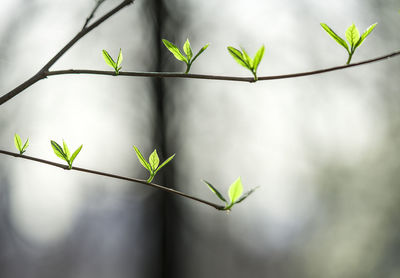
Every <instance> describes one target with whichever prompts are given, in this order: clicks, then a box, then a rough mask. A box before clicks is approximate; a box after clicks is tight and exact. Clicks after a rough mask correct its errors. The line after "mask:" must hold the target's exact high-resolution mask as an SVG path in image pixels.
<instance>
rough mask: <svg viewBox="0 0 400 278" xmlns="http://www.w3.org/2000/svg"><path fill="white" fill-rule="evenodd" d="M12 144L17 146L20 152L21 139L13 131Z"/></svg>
mask: <svg viewBox="0 0 400 278" xmlns="http://www.w3.org/2000/svg"><path fill="white" fill-rule="evenodd" d="M14 145H15V147H16V148H17V150H18V151H19V153H20V154H22V153H21V152H22V141H21V137H20V136H19V135H18V134H17V133H15V134H14Z"/></svg>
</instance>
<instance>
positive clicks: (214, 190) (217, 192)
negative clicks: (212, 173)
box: [203, 180, 228, 203]
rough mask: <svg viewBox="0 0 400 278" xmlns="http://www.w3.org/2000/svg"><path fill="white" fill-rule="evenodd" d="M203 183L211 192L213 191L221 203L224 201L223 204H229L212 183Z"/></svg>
mask: <svg viewBox="0 0 400 278" xmlns="http://www.w3.org/2000/svg"><path fill="white" fill-rule="evenodd" d="M203 182H204V183H205V184H207V186H208V188H210V190H211V191H212V192H213V193H214V194H215V195H216V196H217V197H218V198H219V199H220V200H221V201H223V202H225V203H228V202H227V201H226V200H225V198H224V196H222V194H221V193H220V192H219V191H218V190H217V189H216V188H215V187H214V186H213V185H212V184H211V183H209V182H208V181H205V180H203Z"/></svg>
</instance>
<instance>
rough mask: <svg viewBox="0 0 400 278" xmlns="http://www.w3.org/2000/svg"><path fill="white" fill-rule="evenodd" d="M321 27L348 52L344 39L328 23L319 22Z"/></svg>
mask: <svg viewBox="0 0 400 278" xmlns="http://www.w3.org/2000/svg"><path fill="white" fill-rule="evenodd" d="M320 24H321V26H322V28H324V30H325V31H326V32H327V33H328V34H329V35H330V36H331V37H332V38H333V39H334V40H335V41H336V42H337V43H338V44H340V45H341V46H343V47H344V48H345V49H346V50H347V52H348V53H350V50H349V47H348V45H347V43H346V41H345V40H344V39H342V38H341V37H339V36H338V35H337V34H336V33H335V32H334V31H333V30H332V29H331V28H330V27H329V26H328V25H326V24H325V23H320Z"/></svg>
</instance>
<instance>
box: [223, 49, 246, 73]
mask: <svg viewBox="0 0 400 278" xmlns="http://www.w3.org/2000/svg"><path fill="white" fill-rule="evenodd" d="M227 48H228V51H229V54H231V55H232V57H233V58H234V59H235V60H236V62H237V63H238V64H239V65H241V66H243V67H245V68H247V69H249V70H251V68H250V65H249V64H248V63H247V62H246V60H245V58H244V57H243V54H242V52H240V50H238V49H236V48H234V47H232V46H228V47H227Z"/></svg>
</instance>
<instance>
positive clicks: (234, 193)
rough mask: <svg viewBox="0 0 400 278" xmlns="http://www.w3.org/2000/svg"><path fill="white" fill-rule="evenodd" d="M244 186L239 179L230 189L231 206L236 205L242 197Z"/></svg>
mask: <svg viewBox="0 0 400 278" xmlns="http://www.w3.org/2000/svg"><path fill="white" fill-rule="evenodd" d="M242 192H243V185H242V180H241V179H240V177H238V178H237V179H236V180H235V181H234V182H233V183H232V184H231V186H230V187H229V198H230V199H231V204H234V203H235V202H236V201H237V200H238V199H239V197H240V195H242Z"/></svg>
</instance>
